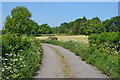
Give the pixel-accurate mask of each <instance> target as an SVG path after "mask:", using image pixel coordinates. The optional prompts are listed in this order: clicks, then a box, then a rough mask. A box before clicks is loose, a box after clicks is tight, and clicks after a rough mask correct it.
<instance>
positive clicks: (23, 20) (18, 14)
mask: <svg viewBox="0 0 120 80" xmlns="http://www.w3.org/2000/svg"><path fill="white" fill-rule="evenodd" d="M31 16H32V15H31V13H30V12H29V10H28V9H27V8H26V7H23V6H21V7H16V8H13V9H12V11H11V16H7V17H6V20H5V24H4V29H5V31H6V32H10V33H20V34H27V35H31V34H33V27H35V25H36V24H37V23H36V22H34V21H33V20H31V19H30V18H31Z"/></svg>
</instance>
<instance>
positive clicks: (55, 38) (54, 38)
mask: <svg viewBox="0 0 120 80" xmlns="http://www.w3.org/2000/svg"><path fill="white" fill-rule="evenodd" d="M47 39H50V40H58V38H57V37H55V36H49V37H48V38H47Z"/></svg>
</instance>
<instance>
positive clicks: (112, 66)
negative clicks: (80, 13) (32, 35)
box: [42, 39, 119, 78]
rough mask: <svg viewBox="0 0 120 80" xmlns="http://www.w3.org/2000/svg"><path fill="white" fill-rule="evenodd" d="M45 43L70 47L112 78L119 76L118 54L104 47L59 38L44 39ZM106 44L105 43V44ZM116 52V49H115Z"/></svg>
mask: <svg viewBox="0 0 120 80" xmlns="http://www.w3.org/2000/svg"><path fill="white" fill-rule="evenodd" d="M42 42H44V43H49V44H54V45H59V46H62V47H64V48H67V49H69V50H70V51H72V52H74V53H75V54H76V55H78V56H80V57H82V59H83V60H85V61H86V62H87V63H89V64H92V65H94V66H96V67H97V68H98V69H100V70H102V71H103V72H104V73H105V74H107V75H108V76H109V77H110V78H119V74H118V71H119V68H118V66H119V64H118V54H117V55H110V54H107V53H106V51H109V50H106V51H104V49H103V48H101V49H96V48H95V47H91V45H89V44H83V43H80V42H73V41H66V42H61V41H57V40H48V39H47V40H42ZM103 46H104V45H103ZM114 54H116V51H114Z"/></svg>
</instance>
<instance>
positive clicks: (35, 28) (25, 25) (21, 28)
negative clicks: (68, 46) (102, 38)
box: [2, 6, 120, 35]
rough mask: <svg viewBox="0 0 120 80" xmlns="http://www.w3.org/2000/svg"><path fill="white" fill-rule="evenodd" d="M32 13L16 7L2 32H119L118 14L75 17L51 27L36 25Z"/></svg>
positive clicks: (83, 33)
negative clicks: (102, 17)
mask: <svg viewBox="0 0 120 80" xmlns="http://www.w3.org/2000/svg"><path fill="white" fill-rule="evenodd" d="M31 17H32V14H31V13H30V11H29V10H28V9H27V8H26V7H23V6H21V7H16V8H13V9H12V11H11V15H10V16H7V17H6V20H5V23H4V28H3V30H2V33H3V34H4V33H7V32H9V33H20V34H27V35H38V34H52V33H56V34H65V33H67V34H82V35H90V34H94V33H97V34H99V33H102V32H119V31H120V16H116V17H113V18H111V19H107V20H105V21H101V20H100V19H99V18H98V17H95V18H93V19H87V18H86V17H83V18H79V19H76V20H75V21H71V22H69V23H66V22H64V23H62V24H61V25H60V26H58V27H53V28H51V27H50V26H49V25H48V24H42V25H38V23H37V22H35V21H34V20H32V19H31Z"/></svg>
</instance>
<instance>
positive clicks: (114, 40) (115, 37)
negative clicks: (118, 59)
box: [88, 32, 120, 53]
mask: <svg viewBox="0 0 120 80" xmlns="http://www.w3.org/2000/svg"><path fill="white" fill-rule="evenodd" d="M119 35H120V32H104V33H101V34H93V35H90V37H89V38H88V39H89V42H90V45H91V46H93V47H94V48H99V49H100V48H104V49H105V50H107V51H108V50H109V52H108V53H115V52H119V49H120V37H119ZM108 48H109V49H108ZM113 51H115V52H113Z"/></svg>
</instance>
